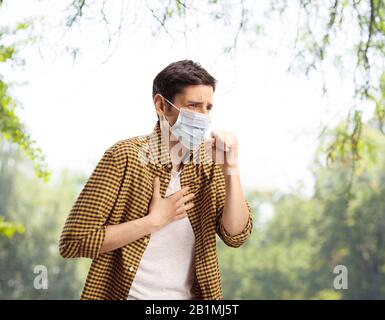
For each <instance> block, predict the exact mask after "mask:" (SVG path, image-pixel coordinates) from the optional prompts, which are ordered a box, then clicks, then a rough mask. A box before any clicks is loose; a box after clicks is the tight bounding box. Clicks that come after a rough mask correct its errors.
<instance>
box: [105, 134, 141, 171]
mask: <svg viewBox="0 0 385 320" xmlns="http://www.w3.org/2000/svg"><path fill="white" fill-rule="evenodd" d="M146 142H147V135H141V136H135V137H131V138H127V139H122V140H118V141H116V142H115V143H114V144H112V145H111V146H110V147H108V148H107V150H106V151H105V154H107V155H109V156H111V157H112V158H113V159H114V162H115V164H116V165H117V166H118V167H125V166H126V165H127V163H135V162H137V161H139V155H140V153H141V150H143V148H145V146H146Z"/></svg>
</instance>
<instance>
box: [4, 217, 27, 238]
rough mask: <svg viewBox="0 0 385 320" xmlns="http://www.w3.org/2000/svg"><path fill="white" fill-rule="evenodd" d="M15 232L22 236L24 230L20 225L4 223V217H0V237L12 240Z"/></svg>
mask: <svg viewBox="0 0 385 320" xmlns="http://www.w3.org/2000/svg"><path fill="white" fill-rule="evenodd" d="M16 232H18V233H20V234H23V233H24V232H25V229H24V227H23V226H22V225H21V224H19V223H14V222H6V221H4V217H2V216H0V235H3V236H6V237H8V238H12V237H13V235H14V234H15V233H16Z"/></svg>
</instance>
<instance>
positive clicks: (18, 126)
mask: <svg viewBox="0 0 385 320" xmlns="http://www.w3.org/2000/svg"><path fill="white" fill-rule="evenodd" d="M32 25H33V21H23V22H19V23H18V24H16V26H15V27H14V28H13V29H12V28H6V27H2V26H0V63H14V62H16V61H17V63H22V64H23V63H24V61H23V60H22V59H20V58H17V53H18V51H19V50H22V48H24V47H25V46H26V45H27V43H28V42H30V41H31V39H33V37H30V36H29V37H27V38H26V39H23V40H21V41H18V42H15V41H14V44H13V45H7V46H5V45H2V44H1V43H2V42H3V41H5V39H8V40H9V39H11V42H12V39H13V38H16V36H18V35H19V33H21V32H24V31H26V30H27V29H28V28H29V27H31V26H32ZM18 48H19V49H18ZM20 48H21V49H20ZM20 108H21V104H20V103H19V102H17V100H16V99H15V98H14V97H13V96H12V95H11V94H10V92H9V85H8V84H7V83H6V81H5V79H4V77H3V76H2V75H1V74H0V141H1V140H7V141H10V142H12V143H15V144H17V145H18V146H19V147H20V148H21V149H22V150H23V151H24V153H25V154H26V155H27V157H28V158H30V159H31V160H32V161H33V163H34V167H35V173H36V176H37V177H39V178H42V179H43V180H44V181H45V182H47V181H48V179H49V176H50V171H49V170H48V166H47V164H46V162H45V156H44V154H43V152H42V150H41V149H40V148H39V147H38V146H37V143H36V141H35V140H34V139H33V138H32V137H31V134H30V133H29V132H28V129H27V127H26V125H25V124H24V123H23V122H22V121H21V120H20V118H19V116H18V115H17V110H18V109H20Z"/></svg>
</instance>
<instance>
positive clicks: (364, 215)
mask: <svg viewBox="0 0 385 320" xmlns="http://www.w3.org/2000/svg"><path fill="white" fill-rule="evenodd" d="M37 2H39V3H43V1H37ZM132 2H133V1H131V3H132ZM103 3H104V2H99V1H94V2H92V3H89V2H87V1H81V0H74V1H62V4H63V8H64V7H65V10H67V11H66V12H68V14H67V16H66V17H67V23H66V24H65V25H63V29H66V28H68V29H70V28H72V27H73V26H74V25H75V24H76V22H77V21H80V20H81V19H84V18H83V17H84V16H88V17H89V16H92V17H94V18H96V17H97V18H102V19H101V20H100V21H105V19H104V20H103V17H104V11H103V10H94V11H93V10H92V9H93V8H94V7H93V6H95V8H99V7H98V6H97V5H100V4H103ZM156 3H157V4H156V5H155V2H151V1H150V4H151V5H154V7H148V8H150V9H151V10H148V12H147V15H150V18H153V22H154V23H155V24H156V25H157V26H158V31H159V30H160V31H159V32H163V33H168V32H170V31H169V29H168V26H169V25H168V23H169V21H170V22H175V23H177V24H178V23H181V19H183V18H185V17H188V15H189V14H190V11H193V12H195V13H198V15H199V14H201V12H207V13H208V14H209V15H210V19H212V23H213V24H215V23H222V22H224V25H226V21H227V20H226V19H225V18H226V17H225V16H224V15H222V13H223V12H222V11H224V10H227V11H232V9H233V8H234V6H235V5H236V6H237V7H236V8H237V9H239V13H240V16H237V17H236V18H232V20H231V23H230V24H232V25H239V28H238V29H237V30H239V32H236V33H235V34H236V37H235V39H232V42H231V43H232V45H231V46H226V47H225V48H223V49H224V50H223V54H228V53H233V52H234V49H235V48H236V45H237V41H238V35H239V34H241V33H242V34H247V36H248V37H250V38H253V39H254V40H255V39H259V38H258V37H259V36H260V35H261V34H262V33H263V30H264V26H265V23H267V21H268V20H269V19H270V18H271V17H272V16H274V17H275V18H274V19H281V18H282V19H283V20H284V19H286V20H289V21H291V20H292V18H293V12H297V11H298V13H300V14H301V15H302V16H303V17H305V18H304V20H301V23H298V24H295V25H294V24H291V25H292V26H294V27H295V28H296V31H297V37H296V42H295V43H296V46H294V47H293V57H294V60H295V61H296V63H297V65H296V67H297V69H298V70H299V72H303V73H304V74H306V75H307V74H308V73H309V72H310V71H311V70H315V72H317V71H319V70H320V63H321V62H323V61H325V60H327V59H330V60H331V61H332V63H331V68H332V69H333V68H335V69H336V70H337V69H338V68H339V67H340V66H341V63H342V62H344V61H345V62H346V61H349V63H351V64H350V67H348V68H347V69H348V71H349V70H350V71H351V72H350V73H351V74H350V76H351V77H350V78H346V81H350V82H351V84H352V89H351V96H352V103H351V106H350V108H349V110H347V111H346V113H345V114H344V113H342V115H341V114H340V116H341V117H340V118H339V119H338V121H337V122H336V123H333V124H332V125H330V126H328V127H325V128H323V129H322V130H320V132H319V139H317V140H316V141H315V143H316V144H317V146H316V147H317V148H316V150H317V151H316V153H315V155H314V160H313V161H312V163H311V166H310V168H309V172H310V173H311V176H312V178H313V179H314V192H313V193H312V194H311V195H305V194H306V193H304V192H303V189H302V188H301V185H299V186H298V188H297V189H292V190H291V191H290V192H283V191H281V190H278V189H277V190H269V191H264V190H258V189H247V190H246V191H247V192H246V193H247V200H248V202H249V203H250V204H251V205H252V207H253V214H254V230H253V232H252V235H251V237H250V238H249V240H248V241H247V242H246V243H245V244H244V245H243V246H242V247H241V248H237V249H234V248H230V247H226V245H225V244H224V243H223V242H221V241H220V240H219V238H218V245H217V247H218V252H219V262H220V267H221V275H222V282H223V290H224V296H225V298H226V299H383V298H384V296H385V239H384V238H385V135H384V133H385V126H384V119H385V61H384V56H385V41H384V39H385V4H384V1H383V0H366V1H364V0H362V1H359V0H352V1H350V0H344V1H291V2H290V1H283V0H280V1H278V0H274V1H258V2H254V1H240V2H237V3H236V4H234V2H231V1H209V0H206V1H204V0H202V1H198V2H194V3H193V2H192V1H157V2H156ZM257 3H258V5H256V4H257ZM262 3H264V5H265V6H266V7H267V10H266V12H265V15H262V16H263V17H264V18H265V20H262V19H257V20H256V23H255V24H253V27H252V28H251V27H250V21H251V20H252V18H255V16H252V15H251V14H252V13H255V12H256V6H257V7H258V6H259V4H261V6H262ZM289 3H290V4H289ZM7 4H10V1H8V3H7V1H1V0H0V12H1V14H2V15H0V17H2V19H5V17H7ZM251 4H253V6H252V5H251ZM103 7H104V5H103ZM103 7H102V8H103ZM148 8H147V9H148ZM99 9H100V8H99ZM63 10H64V9H63ZM253 10H254V11H253ZM320 12H321V13H322V14H321V16H320V15H319V14H320ZM41 14H42V15H44V14H45V12H41ZM48 15H49V14H48V13H47V16H48ZM245 17H246V18H245ZM277 17H278V18H277ZM104 18H105V17H104ZM100 21H99V23H101V22H100ZM135 21H136V20H135ZM274 21H278V20H274ZM254 22H255V21H254ZM35 23H36V20H33V19H31V20H23V21H19V22H16V23H12V24H10V23H8V22H7V23H5V22H3V20H1V18H0V299H78V298H79V296H80V292H81V290H82V287H83V284H84V280H85V277H86V274H87V271H88V268H89V265H90V260H87V259H70V260H65V259H63V258H61V257H60V256H59V252H58V240H59V236H60V232H61V230H62V227H63V224H64V221H65V219H66V217H67V214H68V213H69V210H70V209H71V206H72V205H73V203H74V201H75V199H76V197H77V195H78V193H79V191H80V190H81V188H82V186H83V185H84V183H85V181H86V179H87V178H88V174H89V172H88V173H87V172H84V173H83V174H79V173H78V172H75V171H72V170H67V169H63V170H62V171H61V172H55V174H56V175H54V176H53V175H52V172H51V171H50V169H49V166H48V164H47V161H46V159H45V155H44V151H43V150H42V149H41V148H40V147H39V143H38V141H35V139H34V138H33V134H32V133H31V132H30V131H29V130H28V127H27V123H25V122H24V120H23V117H22V116H21V115H22V114H23V113H22V112H21V109H22V107H21V104H20V102H19V101H18V97H17V96H16V95H15V94H14V93H13V92H12V90H11V87H12V86H14V85H15V84H14V83H12V79H10V78H9V77H8V78H7V77H6V76H5V75H9V74H11V72H9V70H10V69H9V67H10V66H12V68H13V67H16V68H20V67H22V66H23V65H24V64H25V63H28V61H27V60H25V59H24V58H23V57H24V55H23V53H24V52H26V51H27V50H28V48H29V47H30V46H31V45H36V44H39V43H40V42H42V41H44V39H42V35H41V34H39V29H34V26H35ZM39 23H40V22H39ZM133 23H134V24H135V22H133ZM227 24H228V23H227ZM246 26H248V27H246ZM276 27H277V30H275V31H276V32H282V34H285V31H286V30H285V29H284V28H283V29H282V30H281V29H279V25H278V24H277V25H276ZM265 31H266V29H265ZM267 31H270V30H269V29H267ZM271 31H273V30H271ZM343 32H348V33H347V34H348V35H349V37H348V39H350V42H349V41H342V40H341V38H340V37H339V35H340V34H341V33H343ZM110 35H111V36H113V34H110ZM233 40H234V41H233ZM264 44H266V42H264ZM64 46H65V48H66V50H67V51H68V53H69V54H70V56H71V57H72V58H73V59H74V60H75V59H76V56H77V55H78V54H79V48H77V47H71V46H70V45H68V46H67V44H66V43H64ZM349 63H348V65H349ZM352 66H354V68H353V67H352ZM328 70H329V71H330V70H331V69H330V65H329V69H328ZM16 85H17V84H16ZM63 90H64V89H63ZM277 90H279V88H278V89H277ZM324 93H325V94H326V90H325V92H324ZM26 107H28V106H26ZM266 107H267V108H268V106H266ZM365 112H366V116H365V117H364V114H365ZM300 116H301V115H299V117H300ZM70 125H71V124H69V126H70ZM272 125H274V124H272ZM47 134H49V132H47ZM63 134H65V133H63ZM265 138H266V139H269V137H265ZM96 160H97V159H95V161H96ZM281 161H282V162H285V155H283V156H282V159H281ZM263 169H264V168H255V170H256V171H262V170H263ZM248 174H253V172H251V171H250V172H248ZM283 179H284V178H283ZM38 265H43V266H46V268H47V270H48V288H47V289H45V290H38V289H35V288H34V279H35V278H36V276H37V274H36V273H34V270H35V267H36V266H38ZM338 265H343V266H346V268H347V270H348V288H347V289H342V290H341V289H336V288H335V287H334V285H333V284H334V281H335V278H336V276H337V274H336V273H334V272H333V271H334V268H335V267H336V266H338Z"/></svg>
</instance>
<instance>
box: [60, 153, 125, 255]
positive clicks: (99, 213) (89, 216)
mask: <svg viewBox="0 0 385 320" xmlns="http://www.w3.org/2000/svg"><path fill="white" fill-rule="evenodd" d="M120 183H121V176H120V174H119V171H118V169H117V167H116V163H115V160H114V155H113V151H112V147H110V148H109V149H108V150H107V151H105V153H104V155H103V157H102V158H101V159H100V161H99V162H98V164H97V165H96V168H95V169H94V171H93V172H92V174H91V176H90V177H89V178H88V180H87V182H86V184H85V185H84V187H83V189H82V190H81V192H80V194H79V196H78V198H77V199H76V201H75V203H74V205H73V207H72V209H71V211H70V212H69V215H68V217H67V220H66V222H65V224H64V228H63V231H62V233H61V236H60V240H59V252H60V255H61V256H62V257H64V258H79V257H86V258H91V259H96V258H97V257H98V256H99V253H100V248H101V246H102V244H103V241H104V238H105V234H106V225H105V222H106V220H107V218H108V216H109V214H110V212H111V210H112V209H113V207H114V204H115V202H116V199H117V197H118V193H119V188H120Z"/></svg>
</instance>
